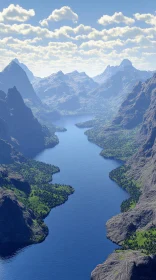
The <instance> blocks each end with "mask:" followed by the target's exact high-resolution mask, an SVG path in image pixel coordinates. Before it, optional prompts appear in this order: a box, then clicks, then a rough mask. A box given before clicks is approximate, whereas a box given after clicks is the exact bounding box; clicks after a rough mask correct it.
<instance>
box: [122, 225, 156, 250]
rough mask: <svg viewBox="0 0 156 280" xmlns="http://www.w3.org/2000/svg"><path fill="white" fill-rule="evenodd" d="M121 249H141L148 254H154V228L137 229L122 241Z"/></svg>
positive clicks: (155, 241) (155, 245)
mask: <svg viewBox="0 0 156 280" xmlns="http://www.w3.org/2000/svg"><path fill="white" fill-rule="evenodd" d="M122 247H123V249H132V250H141V251H142V252H143V253H145V254H147V255H150V254H156V228H152V229H149V230H146V231H137V232H136V233H134V234H133V235H131V236H130V237H129V238H127V239H126V240H125V241H124V243H123V246H122Z"/></svg>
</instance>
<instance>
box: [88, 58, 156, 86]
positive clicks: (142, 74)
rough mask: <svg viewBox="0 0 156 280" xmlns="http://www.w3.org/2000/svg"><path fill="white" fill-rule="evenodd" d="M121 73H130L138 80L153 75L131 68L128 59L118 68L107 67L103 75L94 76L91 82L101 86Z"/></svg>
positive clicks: (150, 72)
mask: <svg viewBox="0 0 156 280" xmlns="http://www.w3.org/2000/svg"><path fill="white" fill-rule="evenodd" d="M122 71H126V72H127V71H130V72H131V74H134V75H136V76H137V78H138V79H139V76H140V79H141V80H142V79H145V80H146V79H147V78H148V77H150V76H152V74H153V73H154V72H153V71H140V70H137V69H136V68H135V67H133V65H132V62H131V61H130V60H129V59H124V60H123V61H122V62H121V64H120V65H118V66H110V65H108V66H107V67H106V69H105V71H104V72H103V73H101V74H100V75H98V76H95V77H94V78H93V80H94V81H95V82H96V83H98V84H103V83H105V82H107V80H109V79H110V78H111V77H112V76H114V75H115V74H116V73H118V72H122Z"/></svg>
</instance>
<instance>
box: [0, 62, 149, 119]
mask: <svg viewBox="0 0 156 280" xmlns="http://www.w3.org/2000/svg"><path fill="white" fill-rule="evenodd" d="M152 75H153V73H152V72H150V71H141V70H137V69H135V68H134V67H133V65H132V63H131V62H130V61H129V60H126V59H125V60H123V61H122V63H121V64H120V65H119V66H108V67H107V68H106V70H105V71H104V73H102V74H101V75H100V77H103V80H102V78H101V80H100V84H99V82H97V81H98V80H97V79H96V78H94V79H92V78H90V77H89V76H88V75H87V74H86V73H85V72H78V71H74V72H71V73H67V74H64V73H63V72H62V71H59V72H57V73H54V74H52V75H50V76H48V77H46V78H36V77H35V76H34V75H33V73H32V72H31V71H30V70H29V69H28V67H27V66H26V65H24V64H23V63H21V62H19V61H18V60H17V59H14V60H13V61H12V62H11V63H10V64H9V65H8V66H7V67H6V68H5V69H4V70H3V71H2V72H1V73H0V90H2V91H4V92H7V90H8V89H9V88H11V87H13V86H16V88H17V90H18V91H19V92H20V93H21V95H22V97H23V99H24V101H25V102H26V104H27V105H28V106H29V107H30V108H31V109H33V112H34V113H35V114H36V112H38V114H37V116H42V118H43V119H45V118H44V115H46V114H47V113H48V114H49V112H52V111H54V112H56V114H54V115H58V113H57V112H60V113H61V114H71V113H72V114H82V113H93V114H98V115H99V114H104V112H105V114H106V115H107V114H108V109H109V113H110V116H111V115H112V116H113V115H115V114H116V113H117V111H118V109H119V107H120V105H121V103H122V102H123V100H124V99H125V98H126V96H127V94H128V93H129V92H131V91H132V89H133V87H134V86H135V84H136V83H137V82H139V81H145V80H147V79H148V78H150V77H151V76H152ZM31 83H32V84H31ZM110 116H109V117H110Z"/></svg>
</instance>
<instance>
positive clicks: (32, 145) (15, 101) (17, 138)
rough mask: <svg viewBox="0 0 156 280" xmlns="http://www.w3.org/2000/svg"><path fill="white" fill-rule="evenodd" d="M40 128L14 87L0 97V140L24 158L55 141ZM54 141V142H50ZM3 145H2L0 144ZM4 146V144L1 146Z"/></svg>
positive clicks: (43, 128)
mask: <svg viewBox="0 0 156 280" xmlns="http://www.w3.org/2000/svg"><path fill="white" fill-rule="evenodd" d="M51 138H52V135H51V134H50V132H49V131H48V129H46V128H45V127H42V126H41V124H40V123H39V122H38V120H37V119H36V118H35V117H34V116H33V114H32V111H31V109H30V108H28V107H27V106H26V105H25V103H24V101H23V99H22V96H21V95H20V93H19V92H18V91H17V89H16V87H13V88H11V89H9V90H8V93H7V94H6V95H5V93H3V94H2V93H1V96H0V139H1V140H3V141H5V142H6V143H8V144H10V145H12V146H13V147H14V148H15V149H17V150H18V151H19V152H21V153H23V154H24V155H25V156H32V155H35V154H36V153H37V152H39V151H41V150H42V149H44V148H45V147H46V142H47V140H48V139H49V144H50V143H51V146H54V145H55V144H56V143H57V141H56V140H57V139H55V137H54V139H51ZM52 140H54V141H52ZM1 144H3V143H1ZM3 146H4V144H3Z"/></svg>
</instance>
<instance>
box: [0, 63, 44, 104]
mask: <svg viewBox="0 0 156 280" xmlns="http://www.w3.org/2000/svg"><path fill="white" fill-rule="evenodd" d="M14 86H16V88H17V90H18V91H19V92H20V93H21V95H22V97H23V99H24V101H25V102H26V104H27V105H28V106H29V107H40V106H42V102H41V101H40V99H39V98H38V96H37V95H36V93H35V91H34V89H33V87H32V85H31V83H30V81H29V79H28V77H27V75H26V73H25V71H24V70H23V69H22V68H21V66H19V65H18V64H17V63H16V62H15V61H12V62H11V63H10V64H9V65H8V66H7V67H6V68H5V69H4V70H3V71H2V72H0V90H2V91H4V92H5V93H6V92H7V91H8V89H9V88H12V87H14Z"/></svg>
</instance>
